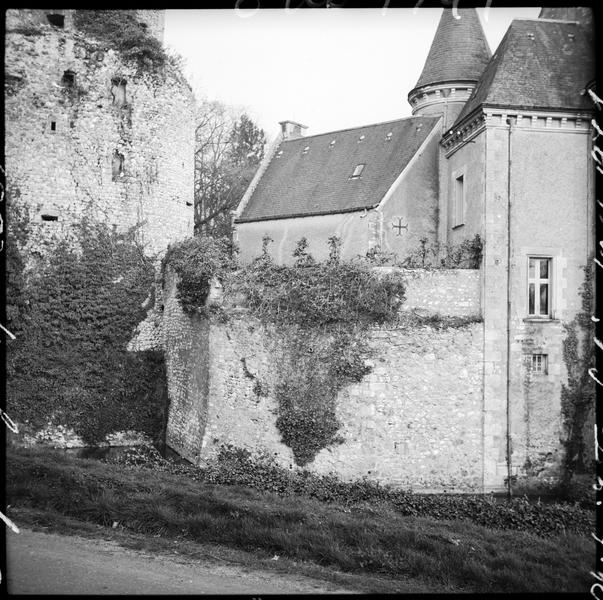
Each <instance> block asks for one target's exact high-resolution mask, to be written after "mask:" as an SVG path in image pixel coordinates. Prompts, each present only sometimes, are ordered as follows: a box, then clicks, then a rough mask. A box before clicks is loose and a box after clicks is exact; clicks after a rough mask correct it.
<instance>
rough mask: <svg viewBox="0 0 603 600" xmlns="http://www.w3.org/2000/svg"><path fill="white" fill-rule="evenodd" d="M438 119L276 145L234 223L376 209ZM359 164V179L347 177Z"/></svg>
mask: <svg viewBox="0 0 603 600" xmlns="http://www.w3.org/2000/svg"><path fill="white" fill-rule="evenodd" d="M438 120H439V117H408V118H406V119H400V120H397V121H388V122H386V123H377V124H375V125H366V126H364V127H356V128H354V129H345V130H342V131H334V132H331V133H323V134H321V135H314V136H308V137H301V138H297V139H293V140H286V141H283V142H281V144H280V145H279V147H278V148H277V150H276V152H275V154H274V157H273V158H272V160H271V161H270V164H269V165H268V167H267V168H266V171H265V172H264V174H263V175H262V177H261V179H260V180H259V182H258V184H257V186H256V188H255V189H254V191H253V193H252V195H251V197H250V199H249V201H248V202H247V204H246V206H245V207H244V209H243V211H242V213H241V215H240V217H239V218H238V219H237V221H239V222H244V221H259V220H266V219H278V218H287V217H294V216H309V215H317V214H332V213H341V212H350V211H354V210H362V209H363V208H369V207H372V206H375V205H376V204H378V203H379V202H380V200H381V199H382V198H383V196H384V195H385V194H386V192H387V191H388V190H389V188H390V187H391V186H392V184H393V183H394V181H395V180H396V178H397V177H398V176H399V175H400V173H401V172H402V171H403V170H404V168H405V167H406V166H407V165H408V163H409V162H410V160H411V159H412V157H413V156H414V155H415V154H416V152H417V150H418V149H419V148H420V147H421V144H422V143H423V142H424V141H425V139H426V138H427V136H428V135H429V134H430V133H431V131H433V129H434V127H435V126H436V123H437V122H438ZM390 134H391V135H390ZM333 142H334V143H333ZM358 165H365V166H364V168H363V169H362V173H361V175H360V177H357V178H351V177H352V174H353V172H354V169H355V168H356V167H357V166H358Z"/></svg>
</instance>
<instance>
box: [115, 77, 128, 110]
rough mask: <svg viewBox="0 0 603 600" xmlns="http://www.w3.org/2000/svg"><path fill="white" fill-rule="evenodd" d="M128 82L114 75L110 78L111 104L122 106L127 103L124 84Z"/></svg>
mask: <svg viewBox="0 0 603 600" xmlns="http://www.w3.org/2000/svg"><path fill="white" fill-rule="evenodd" d="M127 83H128V82H127V81H126V80H125V79H122V78H121V77H114V78H113V79H112V80H111V94H112V95H113V104H114V105H115V106H124V105H125V104H126V103H127V98H126V84H127Z"/></svg>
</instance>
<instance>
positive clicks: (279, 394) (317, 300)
mask: <svg viewBox="0 0 603 600" xmlns="http://www.w3.org/2000/svg"><path fill="white" fill-rule="evenodd" d="M269 243H270V240H269V239H268V238H265V239H264V251H263V253H262V255H261V256H260V257H258V258H257V259H256V260H255V261H254V262H253V263H252V264H251V265H250V266H249V267H248V268H246V269H241V270H239V271H237V273H236V275H234V276H233V277H231V286H233V287H236V289H237V290H238V292H239V293H242V294H243V295H244V296H245V297H246V300H247V305H248V306H249V307H250V309H251V310H252V311H253V312H254V313H255V314H256V315H257V316H259V317H260V318H261V319H262V320H264V321H265V322H267V323H269V324H270V325H272V326H273V327H275V328H276V331H277V332H278V333H277V335H276V337H275V339H273V355H274V356H275V359H277V360H278V364H279V370H278V381H277V383H276V385H275V389H274V394H275V397H276V400H277V402H278V413H277V419H276V426H277V428H278V430H279V431H280V433H281V435H282V440H283V442H284V443H285V444H286V445H287V446H289V447H290V448H291V449H292V451H293V455H294V457H295V461H296V463H297V464H298V465H302V466H303V465H306V464H308V463H310V462H311V461H312V460H314V457H315V456H316V454H317V453H318V452H320V450H322V449H323V448H326V447H327V446H329V445H331V444H335V443H338V442H341V441H343V439H342V438H341V437H340V436H339V435H338V433H337V432H338V430H339V428H340V423H339V421H338V420H337V417H336V401H337V396H338V393H339V392H340V390H342V389H343V388H344V387H346V386H347V385H349V384H350V383H353V382H359V381H361V380H362V378H363V377H364V376H365V375H366V374H368V373H369V372H370V367H369V366H368V365H367V362H366V359H367V358H369V357H370V350H369V347H368V345H367V343H366V330H367V329H368V327H370V326H371V325H374V324H382V323H385V322H387V321H391V320H393V319H394V318H395V317H396V316H397V314H398V308H399V306H400V304H401V303H402V301H403V299H404V284H403V282H402V279H401V277H400V275H399V274H397V273H394V274H378V273H376V272H375V270H374V268H373V267H374V263H373V262H372V261H371V260H369V259H367V258H361V257H359V258H357V259H356V260H352V261H342V260H340V256H339V249H340V246H341V243H340V240H339V239H338V238H336V237H332V238H331V239H330V240H329V247H330V248H329V249H330V252H329V259H328V260H326V261H323V262H317V261H315V260H314V258H313V257H312V256H311V254H310V253H309V252H308V243H307V240H306V239H305V238H302V239H301V240H300V241H299V242H298V244H297V247H296V249H295V251H294V253H293V257H294V259H295V262H294V264H293V265H277V264H275V263H274V262H273V261H272V259H271V258H270V254H269V252H268V244H269Z"/></svg>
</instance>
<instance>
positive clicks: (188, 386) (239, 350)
mask: <svg viewBox="0 0 603 600" xmlns="http://www.w3.org/2000/svg"><path fill="white" fill-rule="evenodd" d="M407 277H408V279H407V286H408V288H407V298H408V300H407V302H406V303H405V308H406V309H407V310H417V309H420V308H421V307H422V306H423V307H425V306H428V305H429V308H427V309H423V312H425V313H432V314H433V313H436V312H439V313H440V314H448V315H454V316H478V315H479V314H480V298H479V272H478V271H472V270H451V271H415V272H410V271H409V272H408V273H407ZM175 286H176V283H175V278H174V277H173V276H172V277H168V279H167V285H166V287H165V289H164V297H163V306H164V309H163V318H162V321H161V324H160V325H158V322H157V321H154V323H155V325H152V319H151V320H149V323H147V326H146V328H145V326H141V328H140V335H141V339H142V338H144V340H146V343H147V344H149V343H150V344H153V343H154V344H155V345H157V344H158V343H161V345H163V347H164V352H165V356H166V365H167V373H168V393H169V398H170V410H169V420H168V431H167V444H168V446H170V447H171V448H173V449H175V450H176V451H177V452H178V453H180V454H181V455H182V456H184V457H185V458H187V459H188V460H190V461H192V462H193V463H196V464H203V463H204V462H206V461H207V460H210V459H211V458H212V457H214V456H215V455H216V453H217V452H218V451H219V448H220V446H221V445H226V444H231V445H233V446H237V447H240V448H246V449H247V450H249V451H251V452H252V453H254V454H255V453H261V452H263V453H268V454H269V455H271V456H274V458H275V459H276V460H277V461H278V463H279V464H281V465H282V466H284V467H286V468H289V467H290V466H291V468H294V469H295V468H297V467H296V466H295V463H294V460H293V453H292V451H291V450H290V448H288V447H287V446H285V445H284V444H283V443H282V442H281V435H280V433H279V431H278V430H277V428H276V424H275V422H276V414H275V413H276V409H277V401H276V399H275V397H274V394H273V390H274V383H275V381H276V374H277V372H278V368H279V367H278V360H279V359H278V357H276V356H274V354H273V353H271V351H270V346H271V343H270V342H271V339H274V336H278V335H279V332H278V331H277V330H275V329H274V328H270V327H265V326H263V325H262V324H261V323H260V322H259V321H258V320H257V319H256V318H255V317H253V316H252V315H251V314H250V313H249V312H248V310H246V309H244V308H228V307H227V309H226V310H227V312H228V314H229V321H228V323H218V322H215V321H213V320H212V321H211V322H210V321H208V320H206V319H204V318H201V317H199V316H194V317H192V318H190V317H188V316H187V315H185V314H184V313H183V311H182V308H181V306H180V304H179V302H178V300H177V298H176V287H175ZM434 286H435V287H436V289H440V290H446V293H441V292H440V293H439V294H436V295H435V296H434V294H433V290H434ZM153 327H155V329H154V331H155V337H154V338H153V336H152V335H150V331H152V330H153V329H152V328H153ZM482 329H483V325H482V323H480V322H475V323H469V324H467V325H464V326H462V327H451V328H448V329H445V330H436V329H434V328H432V327H429V326H422V327H417V328H413V329H411V330H404V329H397V328H396V327H391V326H384V327H374V328H373V329H372V330H371V333H370V339H369V344H370V347H371V348H372V350H373V351H374V358H373V359H372V361H373V369H372V371H371V373H369V374H368V375H367V376H365V377H364V379H363V380H362V382H360V383H358V384H353V385H350V386H348V387H346V388H345V389H343V390H342V391H341V392H340V393H339V395H338V398H337V418H338V420H339V421H340V422H341V424H342V427H341V428H340V430H339V434H341V435H342V437H343V438H344V440H345V441H344V442H343V443H342V444H338V445H334V446H330V447H328V448H326V449H323V450H322V451H321V452H320V453H319V454H318V455H317V457H316V458H315V459H314V461H313V462H311V463H310V464H309V465H307V467H306V468H308V469H309V470H311V471H313V472H316V473H328V472H335V473H337V474H338V475H339V476H341V477H342V478H344V479H357V478H361V477H363V476H366V477H367V478H369V479H372V480H376V481H380V482H383V483H393V484H398V485H401V486H404V487H411V488H412V489H415V490H416V491H423V492H432V491H443V490H447V491H460V492H471V491H481V488H482V471H483V467H482V463H481V455H482V450H481V444H482V393H483V392H482V362H483V356H482V346H483V332H482ZM152 339H154V340H155V341H154V342H152V341H151V340H152ZM159 340H161V342H159ZM258 381H259V382H260V383H261V387H262V389H264V390H267V394H265V395H264V394H262V395H258V394H257V393H256V391H255V390H257V389H258V388H257V385H256V384H257V382H258Z"/></svg>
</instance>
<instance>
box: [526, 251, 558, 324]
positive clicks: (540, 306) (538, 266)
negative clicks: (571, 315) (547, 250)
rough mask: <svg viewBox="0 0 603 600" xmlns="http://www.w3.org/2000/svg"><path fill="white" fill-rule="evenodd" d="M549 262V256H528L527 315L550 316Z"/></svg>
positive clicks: (550, 261)
mask: <svg viewBox="0 0 603 600" xmlns="http://www.w3.org/2000/svg"><path fill="white" fill-rule="evenodd" d="M551 263H552V260H551V259H550V258H539V257H538V258H537V257H534V256H530V257H529V258H528V315H529V316H530V317H550V316H551Z"/></svg>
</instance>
